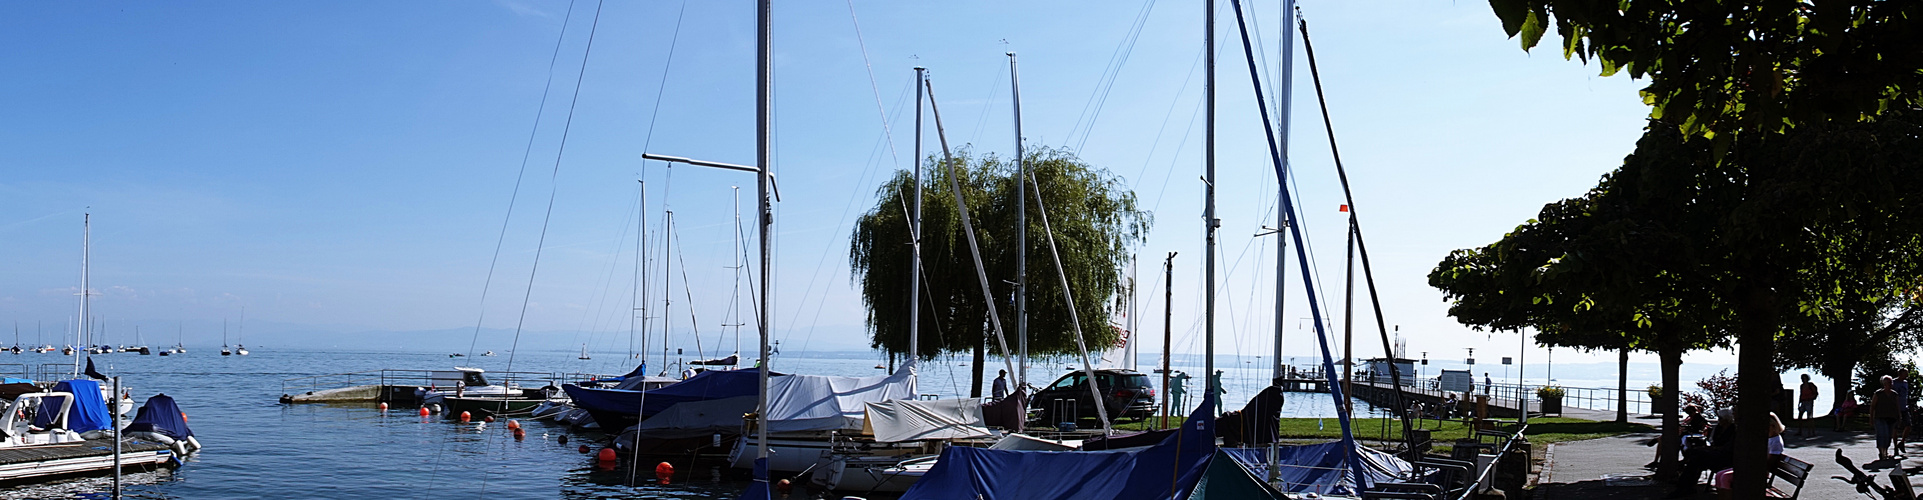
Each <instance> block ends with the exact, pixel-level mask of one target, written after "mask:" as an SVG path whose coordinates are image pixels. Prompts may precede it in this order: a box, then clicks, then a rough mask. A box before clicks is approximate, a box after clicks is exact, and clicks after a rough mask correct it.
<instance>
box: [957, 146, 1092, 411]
mask: <svg viewBox="0 0 1923 500" xmlns="http://www.w3.org/2000/svg"><path fill="white" fill-rule="evenodd" d="M1028 184H1029V185H1030V186H1033V187H1034V188H1035V189H1033V190H1032V191H1033V192H1034V193H1035V212H1036V213H1039V214H1041V216H1042V234H1045V235H1048V238H1047V240H1048V255H1049V257H1052V258H1053V259H1054V261H1055V274H1056V275H1057V276H1059V277H1061V279H1062V302H1063V304H1064V305H1065V306H1066V307H1067V308H1068V320H1069V324H1070V325H1073V326H1074V327H1075V347H1077V348H1079V349H1080V350H1081V351H1082V366H1083V370H1085V371H1086V372H1087V373H1088V391H1089V396H1090V397H1091V398H1092V399H1094V400H1095V415H1096V416H1098V417H1102V434H1103V435H1111V436H1112V435H1114V434H1115V428H1114V426H1113V424H1111V423H1110V422H1109V419H1108V403H1107V402H1104V401H1103V399H1104V398H1103V397H1102V391H1101V390H1100V389H1099V388H1097V387H1096V382H1095V365H1093V364H1090V363H1089V359H1088V344H1087V343H1086V341H1085V340H1083V339H1082V316H1081V314H1080V313H1078V312H1076V311H1075V294H1074V290H1073V287H1071V286H1069V283H1068V271H1065V270H1063V269H1062V251H1061V250H1060V249H1058V248H1056V246H1055V228H1054V227H1053V226H1052V225H1050V224H1049V222H1048V205H1047V204H1046V203H1044V202H1043V201H1042V181H1040V180H1037V179H1036V178H1035V173H1034V172H1029V173H1028ZM956 193H957V194H960V191H957V192H956ZM1004 352H1006V351H1004ZM1004 356H1006V354H1004Z"/></svg>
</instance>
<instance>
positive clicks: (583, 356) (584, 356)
mask: <svg viewBox="0 0 1923 500" xmlns="http://www.w3.org/2000/svg"><path fill="white" fill-rule="evenodd" d="M574 359H594V358H590V357H588V345H587V344H581V357H578V358H574Z"/></svg>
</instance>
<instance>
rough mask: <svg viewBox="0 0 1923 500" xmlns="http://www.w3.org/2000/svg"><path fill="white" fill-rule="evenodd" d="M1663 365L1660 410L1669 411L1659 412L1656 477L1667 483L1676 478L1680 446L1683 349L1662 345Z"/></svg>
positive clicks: (1660, 354) (1660, 353)
mask: <svg viewBox="0 0 1923 500" xmlns="http://www.w3.org/2000/svg"><path fill="white" fill-rule="evenodd" d="M1658 355H1659V356H1661V357H1662V364H1663V396H1662V400H1663V407H1664V408H1669V409H1670V411H1668V412H1665V413H1663V438H1662V441H1660V442H1658V443H1656V477H1657V478H1659V479H1662V480H1669V479H1672V478H1675V477H1676V473H1677V470H1676V468H1677V465H1678V464H1677V463H1676V451H1677V449H1678V448H1681V446H1680V445H1681V444H1682V418H1681V416H1680V415H1678V414H1679V413H1682V412H1680V411H1676V410H1678V409H1679V408H1680V407H1681V403H1680V401H1681V399H1682V394H1681V393H1682V390H1681V389H1682V387H1681V386H1682V384H1681V381H1680V380H1678V379H1679V378H1681V375H1680V372H1681V371H1682V366H1683V349H1682V348H1681V347H1678V346H1676V345H1673V344H1672V345H1664V346H1663V348H1662V350H1661V351H1660V352H1659V353H1658Z"/></svg>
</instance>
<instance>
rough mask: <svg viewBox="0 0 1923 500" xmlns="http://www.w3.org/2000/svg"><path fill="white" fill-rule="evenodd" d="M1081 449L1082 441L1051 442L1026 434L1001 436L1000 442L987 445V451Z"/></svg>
mask: <svg viewBox="0 0 1923 500" xmlns="http://www.w3.org/2000/svg"><path fill="white" fill-rule="evenodd" d="M1081 447H1082V441H1081V440H1079V439H1070V440H1061V441H1051V440H1047V439H1042V438H1038V437H1034V436H1029V435H1027V434H1009V435H1007V436H1003V437H1002V440H1000V441H996V442H995V444H993V445H989V447H988V449H991V450H1016V451H1071V450H1074V449H1077V448H1081Z"/></svg>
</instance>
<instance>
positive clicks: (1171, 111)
mask: <svg viewBox="0 0 1923 500" xmlns="http://www.w3.org/2000/svg"><path fill="white" fill-rule="evenodd" d="M1202 55H1203V52H1202V50H1201V49H1197V50H1196V51H1195V62H1193V63H1189V72H1188V76H1185V77H1183V78H1182V87H1181V88H1179V89H1176V91H1175V96H1174V98H1172V99H1169V103H1168V112H1166V113H1163V114H1162V126H1161V127H1160V128H1157V129H1155V140H1153V141H1149V146H1148V154H1146V155H1142V170H1141V172H1138V173H1136V174H1135V181H1134V182H1131V183H1129V186H1128V188H1129V190H1130V191H1134V190H1135V188H1136V187H1139V186H1141V185H1142V179H1143V178H1144V177H1147V176H1148V167H1149V165H1150V164H1153V163H1154V162H1155V151H1156V150H1157V149H1159V148H1160V147H1161V146H1162V133H1163V132H1167V131H1168V122H1169V120H1170V119H1173V118H1175V108H1176V106H1177V105H1180V104H1182V95H1183V94H1186V93H1188V90H1189V82H1192V81H1194V80H1195V68H1196V67H1198V66H1200V65H1201V64H1202ZM1183 137H1184V138H1186V137H1187V136H1186V135H1184V136H1183ZM1173 168H1174V167H1173V166H1171V167H1170V169H1171V170H1172V169H1173ZM1164 182H1166V181H1164Z"/></svg>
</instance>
